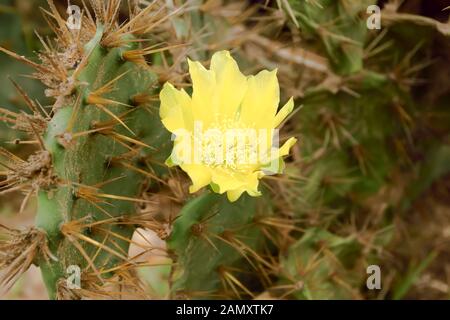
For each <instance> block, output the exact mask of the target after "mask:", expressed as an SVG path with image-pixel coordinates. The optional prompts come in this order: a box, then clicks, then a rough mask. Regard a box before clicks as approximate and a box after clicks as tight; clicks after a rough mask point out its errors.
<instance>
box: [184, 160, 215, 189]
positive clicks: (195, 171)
mask: <svg viewBox="0 0 450 320" xmlns="http://www.w3.org/2000/svg"><path fill="white" fill-rule="evenodd" d="M180 167H181V169H182V170H183V171H184V172H186V173H187V174H188V175H189V178H191V180H192V185H191V186H190V187H189V192H190V193H194V192H197V191H198V190H200V189H201V188H203V187H204V186H207V185H208V184H210V182H211V170H210V169H209V168H208V167H207V166H204V165H200V164H182V165H180Z"/></svg>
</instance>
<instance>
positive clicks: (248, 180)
mask: <svg viewBox="0 0 450 320" xmlns="http://www.w3.org/2000/svg"><path fill="white" fill-rule="evenodd" d="M261 176H262V173H261V172H253V173H252V174H250V175H247V176H246V177H245V184H244V185H243V186H242V187H239V188H237V189H233V190H228V191H227V198H228V200H230V201H231V202H234V201H236V200H237V199H239V198H240V197H241V195H242V194H243V193H244V192H247V193H248V194H249V195H250V196H252V197H258V196H260V195H261V192H260V191H258V184H259V178H260V177H261Z"/></svg>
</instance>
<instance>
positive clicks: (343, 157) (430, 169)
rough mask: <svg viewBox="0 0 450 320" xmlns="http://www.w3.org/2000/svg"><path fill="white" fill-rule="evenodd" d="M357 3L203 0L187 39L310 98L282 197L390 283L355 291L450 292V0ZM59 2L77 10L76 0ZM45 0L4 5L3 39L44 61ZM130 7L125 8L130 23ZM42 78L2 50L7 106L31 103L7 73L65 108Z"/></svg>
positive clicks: (152, 276) (155, 279)
mask: <svg viewBox="0 0 450 320" xmlns="http://www.w3.org/2000/svg"><path fill="white" fill-rule="evenodd" d="M166 2H167V5H171V6H177V5H181V4H182V1H175V0H172V1H166ZM357 2H358V3H356V1H352V0H339V1H337V0H309V1H302V0H297V1H295V0H294V1H287V0H274V1H270V0H267V1H266V0H260V1H256V0H253V1H250V0H248V1H232V0H229V1H228V0H208V1H206V0H205V1H201V0H198V1H191V2H190V6H191V7H192V8H193V9H192V10H190V11H189V12H188V13H183V14H182V15H180V16H179V17H177V18H176V19H175V18H174V20H173V21H172V22H173V23H174V24H175V25H176V27H177V30H178V32H179V34H178V36H179V37H180V39H185V40H189V41H191V42H192V47H193V48H198V50H193V51H192V52H191V53H190V55H191V56H192V58H195V59H200V60H207V57H208V53H212V52H214V51H217V50H219V49H229V50H232V52H233V55H234V56H235V57H236V58H237V59H238V61H239V63H240V66H242V69H243V71H244V73H246V74H249V73H254V72H255V71H257V70H259V69H263V68H265V69H273V68H278V70H279V72H278V77H279V81H280V86H281V89H282V101H286V100H287V98H288V97H290V96H294V98H295V101H296V106H300V105H301V106H302V107H301V108H298V111H296V113H295V115H294V116H293V117H292V118H291V119H290V121H289V122H288V123H287V125H286V128H287V129H286V131H287V132H286V136H292V135H293V134H294V135H296V136H298V137H299V138H300V144H299V147H298V148H297V149H295V150H294V155H293V156H292V158H291V159H290V161H289V163H288V165H287V169H286V171H287V174H288V175H289V176H291V177H300V178H299V179H298V180H297V181H296V182H295V183H291V184H286V185H278V186H277V188H279V189H277V190H280V192H279V193H278V195H277V196H276V197H275V198H274V199H275V201H278V203H279V208H280V211H285V214H287V215H296V216H298V217H301V219H303V220H305V223H304V228H305V229H307V230H310V229H311V230H312V229H314V228H319V229H321V230H322V229H323V230H327V231H329V232H331V233H332V234H335V235H339V236H341V237H349V236H351V237H354V238H356V239H357V240H358V243H359V244H361V248H360V249H359V251H358V252H359V253H358V259H359V258H360V257H363V256H364V261H365V262H367V261H369V262H372V263H374V264H377V265H380V266H381V269H382V270H383V282H382V283H383V288H382V290H381V291H377V292H369V291H367V290H366V289H365V288H364V287H363V286H360V285H355V288H354V289H355V290H356V291H357V292H358V294H357V295H356V297H357V298H367V299H385V298H387V299H448V298H450V24H449V12H450V9H449V8H450V1H448V0H405V1H388V0H385V1H378V2H376V1H357ZM55 3H56V4H57V6H58V8H59V9H60V11H61V14H62V15H63V16H66V15H67V14H65V12H66V8H67V1H65V0H57V1H55ZM71 3H72V4H80V2H78V1H71ZM374 3H376V4H377V5H379V7H380V8H382V16H381V17H382V28H381V30H368V28H367V26H366V19H367V12H366V10H365V9H366V8H367V7H368V5H370V4H374ZM80 5H81V4H80ZM40 7H44V8H46V7H47V4H46V1H44V0H27V1H19V0H16V1H14V0H0V46H2V47H4V48H7V49H8V50H11V51H14V52H17V53H18V54H20V55H25V56H27V57H30V58H31V59H35V58H36V51H38V50H39V49H40V46H41V45H40V42H39V40H38V37H37V36H36V35H35V31H37V32H38V33H39V34H40V35H41V36H43V37H47V36H51V35H52V32H51V30H50V28H49V27H48V26H47V24H46V22H45V20H44V18H43V17H42V15H41V12H40V9H39V8H40ZM127 12H128V11H127V7H126V6H124V10H123V12H122V14H121V16H122V19H126V17H127ZM187 26H189V27H187ZM188 29H189V30H190V29H193V30H194V31H195V30H196V31H198V32H201V34H202V36H199V33H198V32H186V30H188ZM200 49H201V50H200ZM30 73H31V70H30V69H29V68H27V67H26V66H24V65H23V64H21V63H19V62H17V61H15V60H13V59H11V58H10V57H8V56H6V55H4V54H0V107H2V108H5V109H8V110H12V111H19V110H26V108H25V103H24V101H23V100H22V98H21V97H20V95H19V94H18V92H17V91H16V90H15V89H14V86H13V85H12V83H11V81H9V79H8V78H12V79H13V80H14V81H17V82H19V83H20V85H21V86H22V87H23V88H24V89H25V91H26V92H27V93H28V95H29V96H30V97H32V98H33V99H35V100H38V101H39V102H40V103H41V104H42V105H44V106H45V105H50V104H52V101H51V100H49V99H48V98H47V97H46V96H45V91H44V89H45V88H44V87H43V86H42V84H40V83H39V82H38V81H36V80H34V79H30V78H29V77H27V76H26V75H29V74H30ZM0 117H1V114H0ZM17 138H20V136H18V135H17V132H15V131H14V130H12V129H11V125H10V124H8V123H4V122H0V145H1V146H3V147H6V148H8V149H10V150H12V151H14V152H15V153H16V154H19V155H22V156H23V157H24V158H26V157H27V155H28V154H30V152H31V151H32V150H33V148H34V147H33V146H27V145H22V144H20V145H17V144H15V143H14V141H15V139H17ZM0 171H1V170H0ZM299 181H300V182H299ZM22 203H23V195H22V194H20V193H17V194H8V195H4V196H0V223H1V224H5V225H8V226H11V227H25V226H31V225H32V224H33V219H34V211H35V203H34V200H32V199H31V200H30V201H29V202H28V203H27V205H26V207H25V208H24V210H23V212H21V213H19V212H20V211H21V205H22ZM155 241H158V240H155ZM149 259H151V257H149ZM345 259H347V258H345ZM345 259H344V260H345ZM349 261H350V260H345V261H344V262H349ZM355 268H356V267H355ZM350 269H351V268H350ZM359 275H361V273H359ZM166 276H167V270H159V271H158V272H154V270H153V271H152V270H144V271H143V273H142V277H143V279H147V280H148V281H149V282H152V283H153V284H155V283H157V284H158V285H157V286H160V288H158V289H157V290H156V291H157V292H159V294H160V295H159V297H164V294H165V293H164V292H165V291H166V290H167V288H166V287H165V285H164V281H165V280H164V279H165V277H166ZM348 277H349V280H348V283H354V282H353V280H354V279H352V276H351V275H349V276H348ZM161 283H163V284H162V285H161ZM330 290H333V288H331V289H330ZM156 296H157V297H158V295H156ZM262 296H263V297H266V298H270V297H272V295H271V293H270V292H266V293H264V294H263V295H262ZM328 297H335V298H339V296H334V295H331V296H328ZM1 298H2V299H46V298H47V295H46V292H45V289H44V286H43V284H42V281H41V277H40V274H39V270H37V269H36V268H32V269H30V270H29V271H28V272H27V273H26V274H25V275H24V276H23V278H22V279H21V280H20V281H19V282H18V283H17V284H16V286H15V287H14V288H13V290H12V291H11V292H9V293H8V295H6V296H4V297H1ZM316 298H319V299H320V298H327V296H317V297H316Z"/></svg>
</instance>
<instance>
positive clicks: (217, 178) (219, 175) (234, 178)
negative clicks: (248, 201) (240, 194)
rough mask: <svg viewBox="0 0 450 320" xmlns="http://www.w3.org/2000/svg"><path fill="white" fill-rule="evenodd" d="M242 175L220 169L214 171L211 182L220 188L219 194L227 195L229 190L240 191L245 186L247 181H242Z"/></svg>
mask: <svg viewBox="0 0 450 320" xmlns="http://www.w3.org/2000/svg"><path fill="white" fill-rule="evenodd" d="M241 178H242V177H241V175H240V174H238V173H237V172H233V171H231V170H226V169H223V168H220V167H216V168H214V169H212V177H211V180H212V182H213V183H215V184H216V185H217V186H218V187H219V190H218V191H219V193H220V194H222V193H225V192H227V191H228V190H234V189H238V188H240V187H242V186H244V185H245V181H244V180H242V179H241Z"/></svg>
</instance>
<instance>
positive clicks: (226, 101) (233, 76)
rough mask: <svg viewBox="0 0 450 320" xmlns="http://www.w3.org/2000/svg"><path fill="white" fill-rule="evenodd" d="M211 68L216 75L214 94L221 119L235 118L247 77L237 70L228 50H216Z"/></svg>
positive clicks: (245, 88)
mask: <svg viewBox="0 0 450 320" xmlns="http://www.w3.org/2000/svg"><path fill="white" fill-rule="evenodd" d="M211 70H212V71H213V72H214V74H215V76H216V90H217V91H216V94H217V99H219V100H218V103H219V114H220V117H222V119H235V115H236V111H237V110H238V108H239V106H240V104H241V102H242V99H243V97H244V94H245V92H246V90H247V78H246V77H245V76H244V75H243V74H242V73H241V71H239V67H238V65H237V63H236V61H235V60H234V59H233V57H231V55H230V52H228V51H219V52H216V53H215V54H214V55H213V57H212V59H211Z"/></svg>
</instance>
